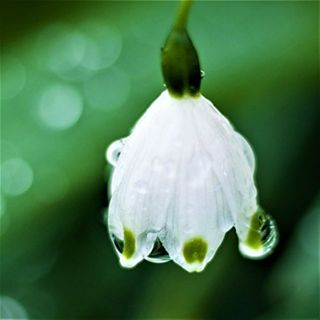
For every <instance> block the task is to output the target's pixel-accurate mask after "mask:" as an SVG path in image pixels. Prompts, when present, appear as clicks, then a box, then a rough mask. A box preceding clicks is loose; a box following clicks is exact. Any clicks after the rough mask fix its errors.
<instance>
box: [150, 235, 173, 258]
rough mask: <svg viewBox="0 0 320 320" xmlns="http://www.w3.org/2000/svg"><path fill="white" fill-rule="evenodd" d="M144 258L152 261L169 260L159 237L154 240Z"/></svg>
mask: <svg viewBox="0 0 320 320" xmlns="http://www.w3.org/2000/svg"><path fill="white" fill-rule="evenodd" d="M145 259H146V260H147V261H149V262H153V263H165V262H168V261H170V260H171V258H170V256H169V254H168V252H167V250H166V249H165V248H164V246H163V245H162V243H161V241H160V240H159V239H157V240H156V241H155V243H154V246H153V249H152V251H151V253H150V254H149V255H148V257H146V258H145Z"/></svg>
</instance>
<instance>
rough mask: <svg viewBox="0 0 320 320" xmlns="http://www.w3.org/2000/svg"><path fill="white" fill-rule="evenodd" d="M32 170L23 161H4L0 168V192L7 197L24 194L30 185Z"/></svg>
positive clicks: (15, 159) (18, 159)
mask: <svg viewBox="0 0 320 320" xmlns="http://www.w3.org/2000/svg"><path fill="white" fill-rule="evenodd" d="M32 182H33V170H32V168H31V166H30V165H29V164H28V162H26V161H25V160H23V159H20V158H13V159H9V160H6V161H5V162H4V163H3V164H2V166H1V183H2V190H3V192H4V193H5V194H7V195H9V196H18V195H20V194H23V193H25V192H26V191H27V190H28V189H29V188H30V187H31V185H32Z"/></svg>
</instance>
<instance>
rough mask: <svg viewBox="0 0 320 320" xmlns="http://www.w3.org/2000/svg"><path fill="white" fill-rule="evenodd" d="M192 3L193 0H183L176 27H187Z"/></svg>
mask: <svg viewBox="0 0 320 320" xmlns="http://www.w3.org/2000/svg"><path fill="white" fill-rule="evenodd" d="M191 4H192V1H191V0H181V2H180V7H179V11H178V14H177V18H176V21H175V24H174V28H175V29H184V28H186V26H187V20H188V16H189V12H190V7H191Z"/></svg>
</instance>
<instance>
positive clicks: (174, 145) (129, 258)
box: [106, 1, 278, 272]
mask: <svg viewBox="0 0 320 320" xmlns="http://www.w3.org/2000/svg"><path fill="white" fill-rule="evenodd" d="M189 7H190V2H189V1H184V2H182V5H181V9H180V11H179V14H178V17H177V22H176V23H175V25H174V26H173V28H172V31H171V32H170V34H169V36H168V38H167V40H166V42H165V45H164V47H163V49H162V54H161V58H162V71H163V76H164V80H165V84H166V87H167V90H165V91H164V92H162V93H161V95H160V96H159V97H158V98H157V99H156V100H155V101H154V102H153V103H152V104H151V106H150V107H149V108H148V109H147V111H146V112H145V114H144V115H143V116H142V117H141V119H140V120H139V121H138V122H137V123H136V125H135V126H134V128H133V129H132V131H131V133H130V135H129V136H128V137H127V138H124V139H120V140H118V141H115V142H113V143H112V144H111V145H110V146H109V148H108V150H107V160H108V162H109V163H110V164H111V165H112V166H113V172H112V176H111V177H110V179H111V181H110V205H109V209H108V213H107V216H106V219H107V224H108V229H109V234H110V237H111V240H112V243H113V245H114V248H115V251H116V253H117V254H118V256H119V259H120V264H121V265H122V266H123V267H126V268H132V267H134V266H135V265H137V264H138V263H139V262H140V261H142V260H144V259H145V260H148V261H151V262H155V263H163V262H168V261H170V260H173V261H174V262H175V263H177V264H178V265H180V266H181V267H182V268H184V269H185V270H187V271H189V272H194V271H196V272H200V271H202V270H203V269H204V267H205V266H206V265H207V263H208V262H210V261H211V260H212V258H213V257H214V255H215V253H216V251H217V249H218V247H219V246H220V244H221V242H222V240H223V238H224V235H225V234H226V232H227V231H228V230H230V229H231V228H232V227H235V229H236V232H237V235H238V238H239V249H240V252H241V253H242V254H243V255H244V256H247V257H249V258H262V257H265V256H267V255H268V254H270V253H271V252H272V250H273V248H274V246H275V244H276V242H277V238H278V236H277V230H276V226H275V223H274V221H273V219H272V218H271V217H270V216H269V215H267V214H265V213H264V212H263V210H262V209H261V208H260V207H259V205H258V203H257V190H256V187H255V184H254V177H253V176H254V169H255V159H254V154H253V152H252V149H251V147H250V145H249V144H248V142H247V141H246V140H245V139H244V138H243V137H242V136H241V135H240V134H239V133H237V132H236V131H235V130H234V128H233V127H232V125H231V124H230V123H229V121H228V120H227V119H226V118H225V117H224V116H223V115H222V114H221V113H220V112H219V111H218V110H217V109H216V108H215V107H214V106H213V104H212V103H211V102H210V101H209V100H207V99H206V98H205V97H203V96H202V95H201V94H200V82H201V70H200V64H199V59H198V55H197V52H196V50H195V48H194V46H193V44H192V41H191V39H190V37H189V35H188V33H187V31H186V18H187V14H188V10H189Z"/></svg>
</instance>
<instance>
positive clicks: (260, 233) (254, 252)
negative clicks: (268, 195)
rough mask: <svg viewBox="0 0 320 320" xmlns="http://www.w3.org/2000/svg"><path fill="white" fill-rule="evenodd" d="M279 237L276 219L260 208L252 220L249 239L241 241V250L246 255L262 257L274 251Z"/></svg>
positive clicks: (253, 257)
mask: <svg viewBox="0 0 320 320" xmlns="http://www.w3.org/2000/svg"><path fill="white" fill-rule="evenodd" d="M278 238H279V234H278V230H277V226H276V223H275V221H274V219H273V218H272V217H271V216H270V215H268V214H266V213H264V212H263V211H262V210H261V209H259V210H258V212H257V213H256V214H255V215H254V216H253V218H252V220H251V225H250V228H249V231H248V235H247V239H246V240H245V241H241V242H240V243H239V250H240V252H241V254H242V255H243V256H245V257H248V258H251V259H262V258H264V257H266V256H268V255H270V254H271V253H272V252H273V250H274V248H275V246H276V245H277V243H278Z"/></svg>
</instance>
